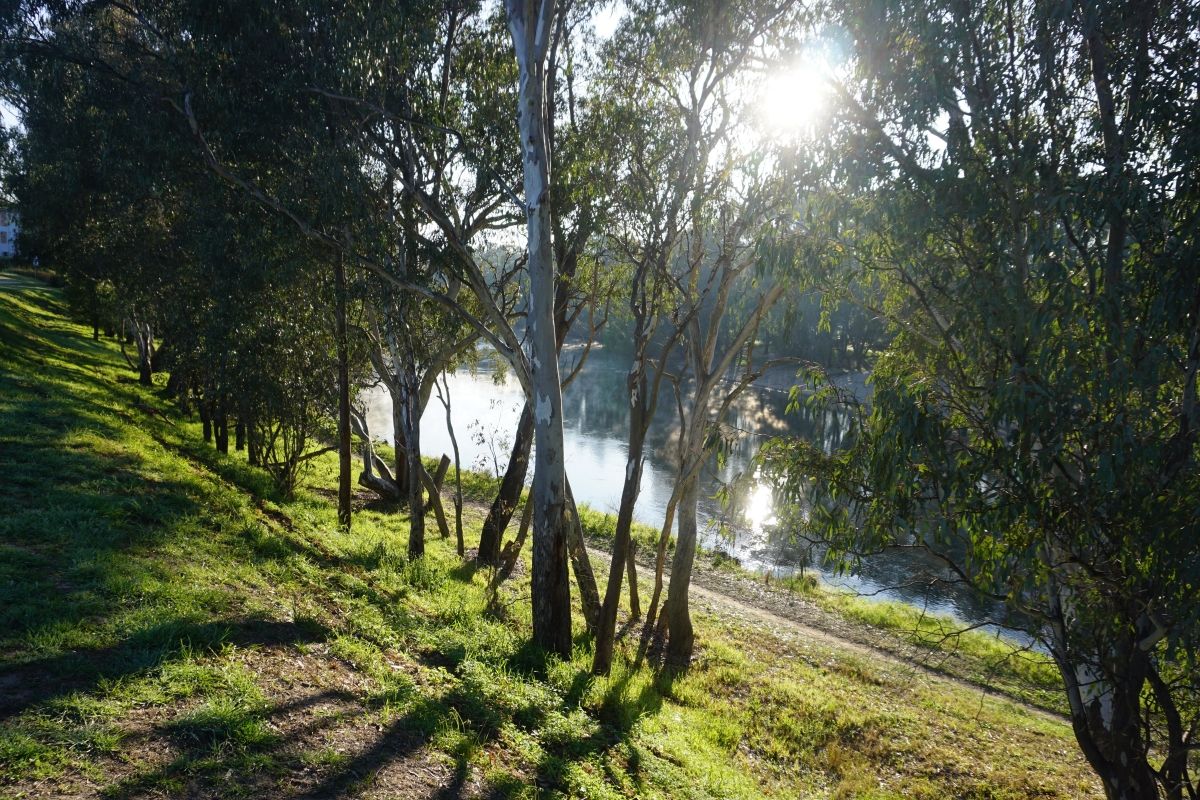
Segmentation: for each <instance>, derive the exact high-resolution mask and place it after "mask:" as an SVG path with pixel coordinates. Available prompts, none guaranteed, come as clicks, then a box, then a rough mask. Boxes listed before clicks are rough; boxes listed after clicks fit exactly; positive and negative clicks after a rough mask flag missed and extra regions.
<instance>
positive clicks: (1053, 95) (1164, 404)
mask: <svg viewBox="0 0 1200 800" xmlns="http://www.w3.org/2000/svg"><path fill="white" fill-rule="evenodd" d="M1132 8H1133V7H1129V8H1126V7H1123V6H1120V7H1119V6H1118V5H1117V4H1108V3H1098V4H1083V5H1081V6H1065V5H1064V6H1061V7H1060V6H1058V5H1054V4H1051V5H1049V6H1047V5H1045V4H1041V3H1019V4H1016V5H1012V4H1008V5H1005V4H994V3H981V4H975V5H972V6H970V7H967V6H964V7H962V8H955V9H952V10H950V11H947V10H946V9H945V8H943V7H942V6H940V5H938V4H922V3H917V4H915V5H905V6H904V7H903V8H901V9H897V10H896V12H895V13H884V12H883V10H882V6H879V5H878V4H872V3H862V4H860V3H853V2H852V3H846V4H844V5H841V6H838V7H831V8H830V9H829V13H830V15H831V18H832V19H833V20H835V21H836V22H837V24H840V25H842V26H844V27H843V30H844V32H845V35H846V37H847V38H848V39H849V41H851V42H852V43H853V47H852V52H851V53H849V54H848V58H847V62H846V63H845V64H843V65H839V70H840V71H839V72H838V78H837V79H838V80H842V79H844V84H843V88H844V89H845V92H844V93H839V95H838V96H839V98H840V99H841V104H840V105H841V107H839V108H838V109H837V110H836V112H835V117H834V119H833V121H832V122H831V123H830V129H829V138H828V140H827V141H824V142H822V143H821V145H819V146H815V147H813V148H811V150H812V152H811V153H810V155H812V157H813V158H815V159H817V160H818V163H820V164H822V165H823V167H824V169H825V170H826V173H825V175H826V178H825V179H824V181H823V185H824V186H825V187H826V188H827V189H828V191H829V198H830V199H829V200H828V201H827V206H826V210H825V213H826V216H825V217H824V221H823V224H824V225H825V226H827V229H828V230H829V232H830V235H831V236H833V237H835V238H836V239H837V240H838V241H839V242H841V243H842V244H843V246H844V248H845V252H846V253H847V265H848V267H849V268H850V269H853V270H859V271H861V272H863V273H864V274H866V275H870V276H873V277H872V278H869V279H866V280H864V281H863V283H864V285H871V286H875V287H877V288H878V292H877V293H876V296H875V298H874V299H873V305H874V307H876V308H878V309H880V311H881V313H883V314H884V315H886V318H887V319H888V321H889V324H890V326H891V331H892V333H893V335H894V336H895V340H894V342H893V346H892V347H891V348H890V349H889V350H888V352H887V353H886V354H885V355H883V356H882V357H880V359H879V360H878V362H877V363H876V367H875V370H874V373H873V376H872V386H873V392H872V396H871V399H870V404H869V406H866V407H852V408H851V414H852V416H853V422H854V431H853V436H852V441H851V443H850V444H849V446H848V447H846V448H844V449H842V450H840V451H838V452H835V453H833V454H832V455H830V454H827V453H823V452H821V451H820V449H818V448H814V447H811V446H806V445H804V444H802V443H780V444H778V445H776V446H775V448H774V450H773V451H772V452H771V453H770V454H769V455H768V460H769V462H770V463H772V464H774V465H775V466H776V467H778V468H779V472H780V473H786V474H787V475H788V476H789V477H788V478H787V480H786V487H787V491H788V492H789V494H790V495H791V497H792V498H793V499H795V500H797V501H801V502H805V503H811V504H813V505H814V506H815V509H814V514H813V517H814V527H815V528H817V529H818V530H820V531H821V532H822V533H823V534H824V535H825V536H826V537H827V538H829V539H830V541H831V542H833V543H834V545H835V548H837V549H838V550H840V551H841V552H843V553H851V554H861V553H870V552H873V551H875V550H878V549H880V548H884V547H888V546H893V545H901V546H917V547H921V548H925V549H927V550H930V551H931V552H933V553H934V554H936V555H937V556H939V557H940V558H942V559H944V561H945V563H947V564H948V565H949V567H950V570H951V571H950V574H951V576H952V577H953V578H954V579H958V580H961V581H965V582H967V583H969V584H971V585H973V586H974V587H976V588H977V589H978V590H980V591H981V592H982V593H984V594H985V595H986V596H988V597H992V598H996V599H1001V600H1003V601H1005V602H1006V603H1007V604H1008V605H1009V606H1010V607H1012V608H1016V609H1020V610H1023V611H1024V612H1026V613H1027V615H1028V616H1027V619H1028V620H1029V632H1030V633H1031V634H1033V635H1034V636H1037V637H1039V638H1040V639H1041V641H1043V642H1044V643H1045V645H1046V646H1047V647H1048V648H1049V650H1050V652H1051V653H1052V654H1053V656H1054V658H1055V659H1056V661H1057V663H1058V664H1059V666H1060V668H1061V671H1062V674H1063V678H1064V680H1065V682H1066V690H1067V693H1068V696H1069V698H1070V699H1071V702H1072V707H1073V708H1074V709H1075V714H1076V721H1077V723H1078V725H1079V730H1080V737H1081V744H1083V746H1084V747H1085V749H1087V750H1088V752H1090V753H1092V754H1093V760H1094V761H1095V763H1096V765H1097V769H1098V770H1100V771H1101V772H1104V771H1105V770H1114V772H1112V773H1110V774H1119V773H1124V772H1125V771H1126V770H1127V769H1128V770H1129V771H1130V773H1131V774H1132V773H1135V772H1136V773H1137V774H1138V777H1137V778H1136V780H1138V781H1141V782H1143V783H1145V782H1146V781H1148V780H1154V779H1153V778H1150V777H1148V775H1149V769H1150V768H1149V767H1148V766H1146V763H1147V762H1146V758H1147V753H1148V752H1149V751H1150V750H1152V749H1155V748H1159V749H1160V750H1162V751H1164V752H1165V751H1171V752H1175V753H1182V750H1181V749H1180V748H1181V747H1182V745H1181V740H1180V739H1179V737H1178V731H1176V732H1175V733H1170V732H1168V731H1167V730H1166V729H1165V728H1162V729H1160V727H1159V726H1160V725H1161V724H1162V718H1161V717H1159V716H1158V715H1159V714H1160V713H1165V714H1167V715H1168V716H1169V715H1170V714H1171V713H1172V711H1171V710H1170V709H1171V708H1172V707H1173V708H1174V709H1175V711H1178V712H1179V713H1180V714H1181V715H1182V716H1183V718H1185V719H1194V718H1195V715H1196V714H1197V713H1200V684H1197V682H1196V681H1194V680H1192V681H1187V680H1185V681H1181V682H1177V683H1175V684H1172V686H1171V689H1170V691H1169V693H1163V692H1158V693H1156V694H1157V698H1156V699H1155V700H1154V701H1152V702H1146V701H1145V700H1144V699H1143V697H1144V696H1147V695H1149V689H1148V684H1147V683H1146V682H1147V680H1149V681H1150V682H1153V681H1154V680H1155V679H1154V677H1153V676H1154V675H1155V673H1171V674H1174V673H1176V672H1177V670H1178V669H1179V665H1180V664H1181V663H1188V664H1191V663H1194V658H1195V653H1196V652H1197V647H1198V646H1200V616H1198V614H1197V606H1196V603H1195V597H1196V592H1197V587H1200V549H1198V548H1197V547H1196V541H1195V535H1194V534H1195V530H1196V521H1195V508H1196V506H1197V502H1200V480H1198V478H1197V476H1198V475H1200V472H1198V471H1197V470H1196V468H1195V467H1196V463H1197V459H1198V457H1200V441H1198V439H1197V430H1200V429H1198V428H1197V423H1198V422H1200V407H1198V406H1197V404H1196V400H1195V398H1196V392H1197V385H1196V379H1197V369H1196V366H1197V364H1200V351H1198V350H1197V346H1196V345H1197V341H1200V339H1197V331H1198V330H1200V327H1198V325H1200V295H1198V294H1197V283H1196V280H1195V274H1194V272H1195V270H1194V269H1193V268H1192V266H1191V264H1192V261H1193V260H1194V259H1193V252H1194V249H1195V236H1194V233H1195V231H1194V225H1193V224H1192V222H1191V220H1192V219H1193V218H1194V215H1195V212H1196V208H1197V196H1196V194H1195V193H1194V192H1193V191H1192V190H1191V189H1183V187H1181V186H1180V185H1178V184H1177V183H1176V181H1175V178H1174V177H1173V176H1175V175H1178V174H1184V173H1189V172H1192V171H1194V170H1195V169H1196V156H1197V153H1196V151H1195V148H1194V147H1192V146H1191V145H1184V144H1183V141H1184V138H1186V137H1187V136H1189V134H1187V133H1185V131H1184V128H1183V127H1181V126H1180V125H1179V124H1178V119H1177V116H1176V114H1177V111H1178V109H1180V108H1183V107H1185V106H1187V105H1188V104H1189V103H1190V102H1191V100H1190V99H1189V96H1188V95H1187V92H1189V91H1190V90H1188V89H1185V88H1183V87H1185V86H1189V85H1191V83H1192V82H1193V81H1194V80H1195V79H1196V77H1197V68H1196V64H1195V61H1194V59H1190V57H1188V56H1185V55H1184V53H1187V52H1190V50H1191V48H1192V44H1191V41H1192V39H1193V37H1194V33H1195V29H1196V25H1197V17H1196V10H1195V9H1194V8H1192V7H1191V6H1189V5H1187V4H1182V3H1179V4H1170V5H1169V7H1162V8H1151V7H1148V6H1147V7H1138V9H1137V11H1136V13H1132ZM1018 54H1019V55H1018ZM931 130H932V131H936V133H935V134H934V135H932V136H931V135H927V132H928V131H931ZM824 399H827V400H835V401H836V400H838V399H839V398H832V397H831V396H829V395H825V396H824ZM851 405H853V404H851ZM1147 676H1149V677H1147ZM1099 687H1103V688H1099ZM1168 694H1169V699H1168ZM1160 701H1161V702H1164V703H1165V707H1160V706H1159V703H1160ZM1110 702H1111V703H1113V704H1116V705H1117V706H1119V707H1120V708H1121V709H1122V711H1121V712H1120V713H1122V714H1126V715H1127V716H1126V717H1125V721H1124V722H1121V723H1119V724H1118V723H1112V722H1111V716H1107V715H1106V714H1105V713H1101V714H1100V715H1099V716H1096V712H1095V711H1094V710H1093V711H1091V712H1089V711H1088V710H1087V709H1086V708H1085V707H1086V706H1088V705H1095V706H1097V707H1107V704H1108V703H1110ZM1102 718H1103V719H1102ZM1138 719H1140V720H1142V722H1141V723H1140V724H1141V725H1142V726H1144V727H1143V728H1142V730H1144V731H1146V732H1147V737H1146V738H1145V739H1143V738H1141V735H1140V734H1139V733H1138V730H1139V728H1138V725H1139V723H1138V722H1136V721H1135V720H1138ZM1104 720H1108V721H1104ZM1109 724H1111V725H1113V726H1114V729H1113V730H1105V726H1106V725H1109ZM1184 727H1186V724H1185V725H1184ZM1117 729H1119V730H1117ZM1180 759H1182V761H1181V760H1180ZM1173 761H1174V764H1173V765H1172V764H1168V765H1166V766H1165V767H1164V768H1163V769H1162V770H1161V772H1160V774H1159V775H1158V776H1157V780H1159V781H1160V782H1161V783H1162V785H1164V786H1169V785H1172V784H1175V783H1178V782H1180V781H1181V780H1184V779H1185V776H1186V773H1187V769H1186V761H1187V759H1186V757H1185V756H1182V755H1180V756H1177V757H1176V758H1175V759H1174V760H1173ZM1135 762H1136V764H1135ZM1114 764H1118V765H1120V766H1116V767H1114V766H1113V765H1114ZM1130 765H1134V766H1130ZM1181 765H1182V766H1181ZM1155 769H1157V767H1155ZM1138 770H1142V771H1141V772H1137V771H1138ZM1130 780H1135V779H1134V778H1130ZM1114 791H1115V790H1114Z"/></svg>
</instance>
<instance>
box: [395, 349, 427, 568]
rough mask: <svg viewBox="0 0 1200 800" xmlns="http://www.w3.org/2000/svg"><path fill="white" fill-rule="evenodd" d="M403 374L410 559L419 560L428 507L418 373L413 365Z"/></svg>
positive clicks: (406, 367) (406, 368)
mask: <svg viewBox="0 0 1200 800" xmlns="http://www.w3.org/2000/svg"><path fill="white" fill-rule="evenodd" d="M404 372H405V374H404V377H403V379H402V381H401V390H400V394H401V399H402V403H403V413H402V414H401V416H402V417H403V423H404V428H403V430H404V440H405V448H404V454H405V457H406V463H405V467H406V470H407V472H408V485H407V488H408V509H409V529H408V556H409V558H418V557H420V556H422V555H424V554H425V505H424V499H423V497H422V489H423V488H424V487H423V483H424V481H423V480H422V478H423V477H424V474H425V468H424V465H423V464H421V429H420V424H421V423H420V410H419V409H418V408H417V393H416V391H415V390H414V389H415V384H416V381H415V371H414V370H413V369H412V364H411V362H406V363H405V365H404ZM410 378H412V379H413V380H410Z"/></svg>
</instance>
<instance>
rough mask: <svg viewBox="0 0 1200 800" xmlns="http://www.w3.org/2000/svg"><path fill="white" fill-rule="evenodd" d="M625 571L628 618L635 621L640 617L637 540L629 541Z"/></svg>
mask: <svg viewBox="0 0 1200 800" xmlns="http://www.w3.org/2000/svg"><path fill="white" fill-rule="evenodd" d="M625 571H626V573H628V574H627V576H626V577H627V578H628V580H629V616H630V618H632V619H637V618H638V617H640V616H641V615H642V602H641V600H640V599H639V598H638V582H637V540H636V539H630V541H629V555H628V556H626V558H625Z"/></svg>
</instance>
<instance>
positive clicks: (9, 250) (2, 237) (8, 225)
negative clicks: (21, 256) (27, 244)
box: [0, 208, 21, 258]
mask: <svg viewBox="0 0 1200 800" xmlns="http://www.w3.org/2000/svg"><path fill="white" fill-rule="evenodd" d="M20 233H21V225H20V222H19V218H18V216H17V212H16V210H15V209H11V208H0V258H12V257H13V256H15V255H16V254H17V236H18V235H19V234H20Z"/></svg>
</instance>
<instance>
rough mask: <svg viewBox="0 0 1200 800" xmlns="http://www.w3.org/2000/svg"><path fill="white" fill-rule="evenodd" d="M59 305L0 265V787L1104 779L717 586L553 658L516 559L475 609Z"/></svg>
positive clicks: (909, 791)
mask: <svg viewBox="0 0 1200 800" xmlns="http://www.w3.org/2000/svg"><path fill="white" fill-rule="evenodd" d="M64 313H65V312H64V307H63V304H62V301H61V298H60V297H59V295H58V294H57V292H56V291H55V290H52V289H49V288H47V287H45V286H43V285H41V284H39V283H37V282H35V281H32V280H29V279H25V278H18V277H13V276H11V275H7V274H3V273H0V475H2V476H3V480H0V627H2V630H0V726H2V727H0V796H3V797H82V796H105V797H119V798H133V797H176V796H189V797H236V796H253V795H258V796H262V797H297V798H299V797H306V798H318V797H320V798H324V797H404V798H409V797H413V798H421V797H533V796H547V797H556V796H562V797H596V798H603V797H671V798H675V797H680V798H718V797H720V798H742V797H746V798H750V797H762V796H769V797H789V798H790V797H837V798H851V797H859V798H888V797H925V798H946V797H963V798H1022V797H1031V796H1038V797H1061V798H1077V797H1093V796H1094V797H1098V796H1101V793H1100V791H1099V787H1098V785H1097V783H1096V781H1095V779H1094V777H1093V776H1092V774H1091V773H1090V772H1089V770H1088V769H1087V767H1086V765H1085V764H1084V763H1083V759H1082V757H1081V756H1080V755H1079V753H1078V751H1077V749H1076V745H1075V742H1074V738H1073V736H1072V734H1071V730H1070V727H1069V725H1067V724H1066V723H1065V722H1064V721H1061V720H1059V719H1058V718H1056V717H1054V716H1052V715H1049V714H1046V713H1044V712H1041V711H1037V710H1034V709H1031V708H1029V707H1026V706H1024V705H1021V704H1019V703H1016V702H1013V701H1011V700H1008V699H1004V698H997V697H994V696H992V695H990V694H986V693H984V692H982V691H981V690H980V689H979V688H976V687H972V686H969V685H967V684H965V683H962V682H959V681H956V680H951V679H947V678H942V677H938V676H934V675H930V674H928V672H927V671H925V670H919V669H913V668H911V667H908V666H906V665H905V664H904V663H903V662H902V661H899V660H897V659H895V658H882V657H878V656H877V655H876V654H875V652H874V651H873V650H872V649H869V648H865V647H863V646H862V645H861V644H856V643H846V642H841V641H839V640H837V639H835V638H833V637H831V636H828V635H824V636H819V637H818V636H805V635H801V634H799V633H797V630H796V629H790V630H787V629H783V628H781V627H780V625H776V624H774V623H773V622H772V621H771V620H764V619H763V618H761V617H760V616H756V615H754V614H749V613H747V614H739V613H738V611H737V606H736V605H733V604H731V603H725V602H722V601H721V600H720V599H719V598H718V599H717V600H714V601H713V602H710V603H708V607H709V611H708V612H706V613H702V614H700V615H699V617H698V632H697V639H698V641H699V642H700V643H701V651H700V653H699V656H698V658H697V660H696V661H695V663H694V664H693V666H692V667H691V668H690V669H689V670H688V671H687V672H686V673H678V674H677V673H659V674H656V673H654V672H652V671H651V670H650V669H649V668H647V667H642V668H640V669H637V670H634V669H632V668H631V667H630V666H629V665H628V659H627V658H623V657H620V656H619V657H618V659H617V667H616V669H615V670H614V674H613V675H612V677H610V678H608V679H603V680H597V679H593V678H591V677H590V676H589V674H588V666H589V664H590V650H589V647H588V644H587V642H586V638H585V637H584V636H583V635H582V634H579V635H578V638H577V642H576V651H575V652H576V654H575V658H574V659H572V660H571V661H569V662H566V661H559V660H556V659H550V660H547V659H546V658H545V657H544V656H542V655H541V654H540V653H538V652H536V651H534V650H532V649H531V648H530V647H529V646H528V644H527V642H528V639H529V620H528V613H529V612H528V585H527V583H525V584H522V583H521V581H522V578H521V577H520V574H521V571H520V570H519V571H518V577H517V578H515V579H514V580H513V582H512V584H511V585H509V586H508V587H507V588H506V589H505V592H506V603H505V611H504V612H503V613H501V614H498V615H497V614H491V615H489V614H486V613H485V584H486V578H487V576H486V575H485V574H483V573H481V572H477V571H476V569H475V568H474V566H473V565H472V564H464V563H462V562H461V561H460V560H459V559H458V558H457V556H456V555H455V553H454V549H453V544H452V542H450V541H444V540H439V539H437V538H436V537H435V538H431V539H430V542H429V554H428V555H427V556H426V557H425V558H424V559H423V560H420V561H416V562H409V561H408V560H407V559H406V557H405V543H406V541H407V530H406V520H405V516H404V514H403V511H401V510H397V509H395V508H390V507H386V506H378V505H376V504H373V503H371V502H367V500H368V498H366V497H363V498H361V499H360V503H359V505H360V507H359V508H358V511H357V513H356V516H355V520H354V526H353V530H352V532H351V533H350V534H345V533H343V532H340V531H339V530H338V529H337V527H336V514H335V509H334V507H333V505H331V503H330V501H329V496H330V488H331V487H332V486H333V485H334V473H333V470H334V460H333V459H332V458H326V459H323V460H320V461H319V462H318V463H317V464H316V465H315V466H314V469H313V470H312V472H311V473H310V475H309V477H308V481H307V483H306V484H305V486H304V487H303V488H302V490H301V491H300V492H299V493H298V496H297V497H296V498H295V499H294V500H284V499H282V498H280V497H277V496H275V495H274V494H273V492H272V490H271V488H270V484H269V482H268V481H267V480H266V478H265V476H263V475H262V474H260V473H258V472H257V471H256V470H253V469H251V468H249V467H248V466H246V465H245V463H244V462H243V461H242V460H241V459H240V458H239V454H231V455H230V456H228V457H226V456H220V455H218V454H217V453H215V452H214V451H213V450H212V449H211V448H209V447H207V446H205V445H204V444H203V443H202V442H201V439H200V435H199V426H198V424H197V423H194V422H192V421H189V420H185V419H181V418H178V417H177V416H176V415H175V413H174V411H173V410H172V409H171V408H170V407H169V406H168V405H167V404H166V403H164V402H163V401H162V399H161V398H160V397H159V396H158V394H157V393H156V392H154V391H147V390H146V389H144V388H143V387H139V386H138V385H137V384H136V382H135V380H134V378H133V376H132V374H131V373H130V372H129V371H128V368H127V367H126V365H125V364H124V362H123V361H122V359H121V356H120V353H119V350H118V348H117V346H116V345H115V344H114V343H112V342H109V341H105V342H94V341H92V340H91V339H90V329H85V328H83V327H82V326H79V325H76V324H74V323H72V322H70V321H68V320H67V319H66V318H65V316H64ZM157 412H162V413H157ZM480 523H481V513H480V510H479V508H478V507H477V506H471V507H469V508H468V509H467V525H468V533H467V541H468V543H470V542H471V541H472V539H474V538H477V535H478V533H477V531H478V527H479V525H480ZM596 566H597V568H602V567H603V566H604V565H603V564H601V563H599V562H598V561H597V563H596ZM702 599H703V598H702ZM575 628H576V630H577V631H581V630H582V628H583V626H582V624H581V622H579V621H578V620H577V624H576V626H575ZM623 647H624V652H625V654H626V655H628V654H629V652H630V650H629V645H628V643H625V644H624V645H623Z"/></svg>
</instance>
